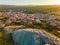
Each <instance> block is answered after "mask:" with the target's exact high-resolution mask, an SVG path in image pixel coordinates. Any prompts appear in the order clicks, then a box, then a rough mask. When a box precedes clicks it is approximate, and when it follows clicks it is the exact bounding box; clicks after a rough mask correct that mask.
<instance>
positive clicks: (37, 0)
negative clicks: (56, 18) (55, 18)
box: [0, 0, 60, 5]
mask: <svg viewBox="0 0 60 45" xmlns="http://www.w3.org/2000/svg"><path fill="white" fill-rule="evenodd" d="M0 4H3V5H54V4H55V5H56V4H60V0H0Z"/></svg>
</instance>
